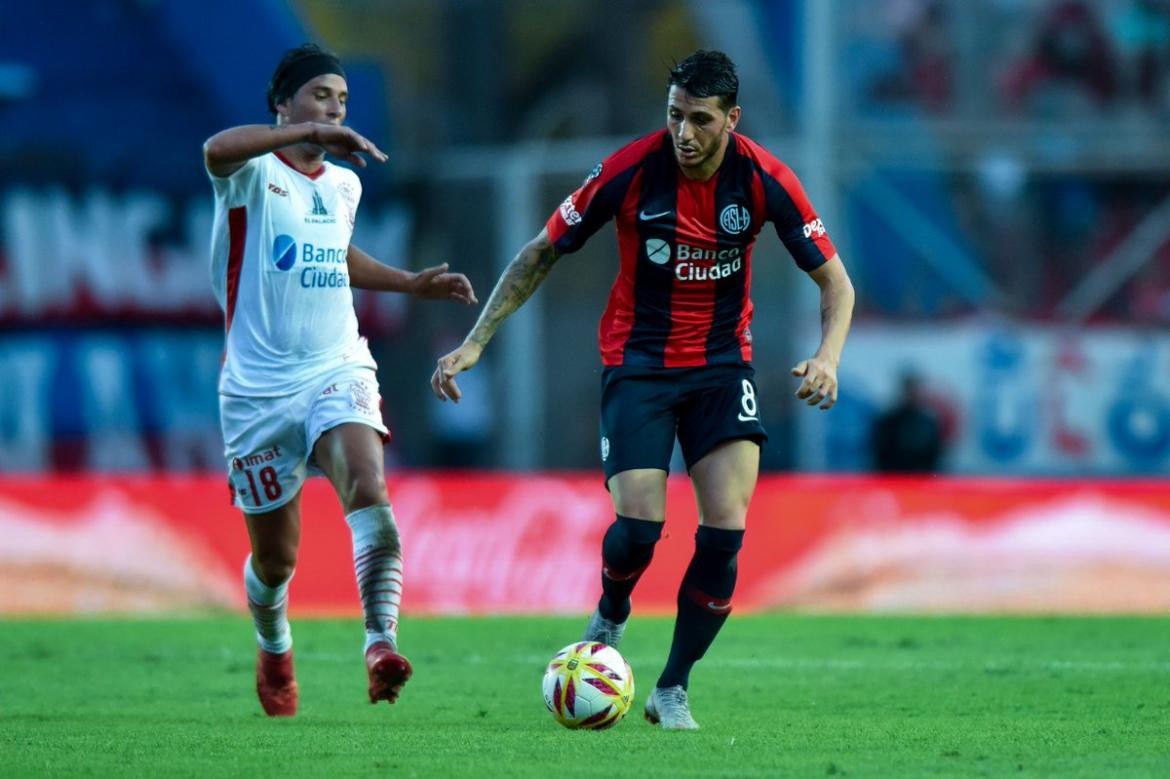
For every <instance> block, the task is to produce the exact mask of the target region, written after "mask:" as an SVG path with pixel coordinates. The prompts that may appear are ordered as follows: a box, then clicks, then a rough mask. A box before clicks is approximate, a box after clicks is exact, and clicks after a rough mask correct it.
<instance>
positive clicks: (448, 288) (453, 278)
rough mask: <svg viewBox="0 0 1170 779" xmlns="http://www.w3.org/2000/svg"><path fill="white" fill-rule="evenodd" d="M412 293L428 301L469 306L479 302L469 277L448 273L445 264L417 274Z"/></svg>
mask: <svg viewBox="0 0 1170 779" xmlns="http://www.w3.org/2000/svg"><path fill="white" fill-rule="evenodd" d="M410 293H411V294H412V295H414V296H415V297H419V298H426V299H427V300H458V301H459V302H460V303H467V304H468V305H471V304H472V303H478V302H479V301H478V300H476V298H475V290H473V289H472V288H471V282H470V281H468V279H467V277H466V276H464V275H463V274H462V273H448V272H447V263H445V262H444V263H443V264H442V265H436V266H435V267H433V268H427V269H426V270H421V271H419V272H418V273H417V274H415V277H414V280H413V281H412V282H411V284H410Z"/></svg>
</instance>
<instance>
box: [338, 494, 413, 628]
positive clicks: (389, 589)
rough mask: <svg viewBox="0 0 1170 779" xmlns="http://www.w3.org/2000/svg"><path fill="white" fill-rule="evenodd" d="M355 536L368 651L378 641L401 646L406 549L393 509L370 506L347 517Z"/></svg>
mask: <svg viewBox="0 0 1170 779" xmlns="http://www.w3.org/2000/svg"><path fill="white" fill-rule="evenodd" d="M345 521H346V522H347V523H348V524H349V529H350V530H351V531H352V533H353V569H354V573H355V574H356V576H357V585H358V592H359V593H361V596H362V611H363V612H364V613H365V617H366V647H365V648H366V649H369V648H370V645H371V644H374V643H376V642H378V641H387V642H389V643H390V645H391V646H393V647H395V649H397V647H398V604H399V603H401V602H402V546H401V544H400V542H399V540H398V525H397V524H395V522H394V512H393V511H391V510H390V507H389V506H369V507H368V508H364V509H358V510H357V511H355V512H353V513H352V514H349V515H347V516H346V518H345Z"/></svg>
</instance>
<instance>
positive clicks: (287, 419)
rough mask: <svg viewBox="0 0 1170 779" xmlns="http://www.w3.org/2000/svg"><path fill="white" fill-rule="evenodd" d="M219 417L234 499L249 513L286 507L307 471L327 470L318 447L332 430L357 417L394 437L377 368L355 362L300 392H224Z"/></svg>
mask: <svg viewBox="0 0 1170 779" xmlns="http://www.w3.org/2000/svg"><path fill="white" fill-rule="evenodd" d="M219 418H220V426H221V427H222V428H223V441H224V457H226V458H227V463H228V486H229V488H230V489H231V494H232V503H234V504H235V505H236V506H238V507H239V508H241V509H243V510H244V511H245V512H247V513H249V514H253V513H260V512H264V511H272V510H273V509H276V508H279V507H281V506H283V505H284V504H285V503H288V502H289V501H290V500H292V499H293V498H294V497H296V495H297V493H298V492H299V491H300V489H301V485H303V484H304V483H305V477H306V476H307V475H310V474H312V475H322V472H321V470H320V469H319V468H318V467H317V464H316V463H315V462H314V460H313V446H314V444H316V443H317V439H318V438H320V437H321V434H322V433H324V432H326V431H327V430H330V429H332V428H334V427H337V426H338V425H341V424H344V423H346V422H357V423H359V424H363V425H368V426H369V427H372V428H373V429H374V430H377V431H378V432H379V433H380V434H381V435H382V438H383V439H384V440H389V438H390V432H389V431H388V430H387V429H386V425H384V424H383V423H382V397H381V395H379V393H378V381H377V378H376V377H375V375H374V371H373V370H371V369H369V368H356V367H353V366H347V367H344V368H339V369H338V370H336V371H334V372H333V373H332V374H327V375H326V377H325V379H324V381H323V382H322V383H321V384H320V385H317V386H314V387H313V388H311V389H307V390H303V391H301V392H299V393H297V394H295V395H283V396H280V397H273V398H253V397H241V396H238V395H220V396H219Z"/></svg>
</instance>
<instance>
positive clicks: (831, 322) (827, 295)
mask: <svg viewBox="0 0 1170 779" xmlns="http://www.w3.org/2000/svg"><path fill="white" fill-rule="evenodd" d="M809 276H811V277H812V280H813V281H815V282H816V283H817V286H818V287H820V289H821V345H820V347H819V348H818V349H817V352H816V355H814V358H821V359H825V360H828V361H829V362H830V363H832V365H833V367H834V368H836V367H837V366H838V365H840V364H841V350H842V349H844V348H845V336H847V335H848V334H849V325H850V323H851V322H852V321H853V300H854V294H853V282H852V281H850V280H849V273H848V272H847V271H846V270H845V264H844V263H843V262H841V257H840V255H837V254H834V255H833V257H832V259H830V260H829V261H828V262H826V263H825V264H824V265H822V266H820V267H819V268H817V269H816V270H814V271H812V272H811V273H809Z"/></svg>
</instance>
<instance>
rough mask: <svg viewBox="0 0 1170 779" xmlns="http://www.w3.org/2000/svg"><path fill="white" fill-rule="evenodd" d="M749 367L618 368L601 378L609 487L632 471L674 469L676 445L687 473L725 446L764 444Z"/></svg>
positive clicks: (604, 457)
mask: <svg viewBox="0 0 1170 779" xmlns="http://www.w3.org/2000/svg"><path fill="white" fill-rule="evenodd" d="M754 377H755V371H754V370H752V368H751V366H750V365H743V364H739V365H704V366H700V367H697V368H645V367H639V366H619V367H616V368H606V369H605V370H604V371H603V372H602V374H601V463H602V465H603V467H604V468H605V479H606V481H607V482H608V481H609V479H610V477H611V476H613V475H614V474H615V473H621V472H622V471H628V470H632V469H634V468H658V469H660V470H663V471H669V470H670V456H671V454H672V453H673V451H674V439H675V437H676V436H677V437H678V443H679V446H680V448H681V449H682V454H683V459H684V460H685V461H686V464H687V471H690V469H691V468H692V467H693V466H694V464H695V463H697V462H698V461H699V460H701V459H702V458H703V456H704V455H706V454H707V453H708V452H710V451H711V450H712V449H714V448H715V446H716V445H717V444H719V443H722V442H723V441H729V440H734V439H739V438H744V439H747V440H750V441H755V442H756V443H757V444H763V443H764V442H765V441H767V440H768V433H767V432H766V431H765V430H764V425H763V423H761V422H760V407H759V398H758V396H757V392H756V382H755V378H754Z"/></svg>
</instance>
